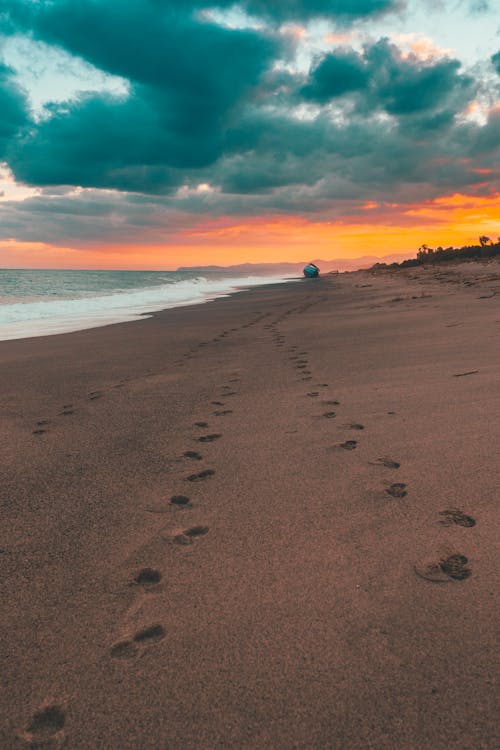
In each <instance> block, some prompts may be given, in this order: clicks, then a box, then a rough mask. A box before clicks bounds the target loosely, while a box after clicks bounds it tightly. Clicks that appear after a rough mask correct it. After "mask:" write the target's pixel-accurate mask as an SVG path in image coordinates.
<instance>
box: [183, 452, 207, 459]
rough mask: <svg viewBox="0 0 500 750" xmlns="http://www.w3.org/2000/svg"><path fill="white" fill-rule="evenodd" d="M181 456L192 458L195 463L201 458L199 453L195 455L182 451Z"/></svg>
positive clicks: (194, 453)
mask: <svg viewBox="0 0 500 750" xmlns="http://www.w3.org/2000/svg"><path fill="white" fill-rule="evenodd" d="M182 455H183V456H184V458H192V459H194V460H195V461H201V459H202V458H203V456H202V455H201V453H197V452H196V451H184V453H183V454H182Z"/></svg>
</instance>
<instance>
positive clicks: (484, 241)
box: [373, 235, 500, 269]
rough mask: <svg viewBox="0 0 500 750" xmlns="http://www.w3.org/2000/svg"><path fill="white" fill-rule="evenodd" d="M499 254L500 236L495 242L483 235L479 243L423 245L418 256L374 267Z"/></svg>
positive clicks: (378, 264)
mask: <svg viewBox="0 0 500 750" xmlns="http://www.w3.org/2000/svg"><path fill="white" fill-rule="evenodd" d="M498 256H500V237H499V238H498V239H497V241H496V242H494V241H493V240H491V239H490V238H489V237H487V236H486V235H482V236H481V237H479V244H478V245H465V246H464V247H436V248H433V247H429V246H428V245H421V246H420V247H419V249H418V252H417V257H416V258H409V259H408V260H403V261H402V262H401V263H375V265H374V266H373V268H374V269H383V268H408V267H411V266H422V265H425V264H428V263H443V262H446V261H451V260H477V259H479V260H485V259H488V258H495V257H498Z"/></svg>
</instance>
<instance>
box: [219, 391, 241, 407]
mask: <svg viewBox="0 0 500 750" xmlns="http://www.w3.org/2000/svg"><path fill="white" fill-rule="evenodd" d="M237 395H238V391H224V398H226V396H237ZM221 406H224V404H221Z"/></svg>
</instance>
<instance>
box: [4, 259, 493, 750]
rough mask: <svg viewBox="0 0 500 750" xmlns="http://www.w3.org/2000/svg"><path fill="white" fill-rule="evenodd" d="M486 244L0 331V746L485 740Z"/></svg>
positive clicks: (489, 477) (488, 630)
mask: <svg viewBox="0 0 500 750" xmlns="http://www.w3.org/2000/svg"><path fill="white" fill-rule="evenodd" d="M499 291H500V267H499V264H498V262H495V261H490V262H485V263H480V262H475V263H464V264H461V265H458V264H441V265H440V266H435V267H429V268H425V267H423V268H409V269H405V270H398V271H381V272H368V271H364V272H356V273H350V274H338V275H334V274H332V275H328V276H324V277H322V278H320V279H318V280H311V281H303V282H301V283H294V284H289V285H288V284H284V285H276V286H271V287H262V288H257V289H253V290H250V291H247V292H242V293H240V294H237V295H234V296H233V297H231V298H227V299H220V300H216V301H213V302H210V303H208V304H204V305H199V306H192V307H185V308H178V309H173V310H168V311H165V312H161V313H155V314H154V316H153V317H152V318H150V319H145V320H144V321H140V322H133V323H124V324H119V325H113V326H108V327H104V328H99V329H93V330H88V331H81V332H77V333H71V334H64V335H57V336H51V337H45V338H36V339H26V340H18V341H8V342H0V371H1V383H2V385H1V393H0V407H1V416H2V418H1V422H0V431H1V467H2V482H1V486H0V495H1V502H2V524H1V538H0V570H1V576H0V579H1V585H2V594H1V596H2V609H1V628H0V652H1V653H0V656H1V664H2V669H1V672H2V673H1V682H2V691H1V696H2V697H1V704H0V714H1V717H2V718H1V724H0V747H1V748H2V750H3V749H5V750H10V749H11V748H16V749H17V748H20V749H22V748H23V747H31V748H44V749H45V748H50V749H52V748H60V747H64V748H68V750H71V749H73V748H75V750H80V749H82V750H100V749H102V750H114V749H115V748H116V750H159V749H162V750H167V749H168V750H194V749H195V748H196V749H199V748H203V749H207V750H209V749H210V750H211V749H212V748H235V749H237V750H250V749H252V750H253V749H260V748H277V749H279V750H282V749H283V750H289V749H291V748H300V749H301V750H302V749H304V750H305V749H307V748H311V749H313V748H314V749H315V748H332V749H335V750H365V749H367V748H373V749H374V750H493V748H494V747H497V746H498V745H497V743H498V736H497V735H496V718H495V701H494V676H495V669H494V665H495V660H494V654H495V646H494V643H495V619H496V618H495V614H496V611H498V594H497V591H498V578H497V577H496V576H495V567H494V562H495V559H496V558H497V553H498V536H499V535H498V524H497V523H496V519H497V516H496V514H495V501H496V500H497V499H498V484H499V482H498V445H499V444H500V440H499V431H500V419H499V390H498V383H499V381H500V357H499V329H500V294H499Z"/></svg>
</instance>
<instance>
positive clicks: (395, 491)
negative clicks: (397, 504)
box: [386, 482, 408, 497]
mask: <svg viewBox="0 0 500 750" xmlns="http://www.w3.org/2000/svg"><path fill="white" fill-rule="evenodd" d="M386 492H387V494H388V495H391V497H406V495H407V494H408V493H407V492H406V484H402V483H401V482H396V484H391V486H390V487H389V488H388V489H387V490H386Z"/></svg>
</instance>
